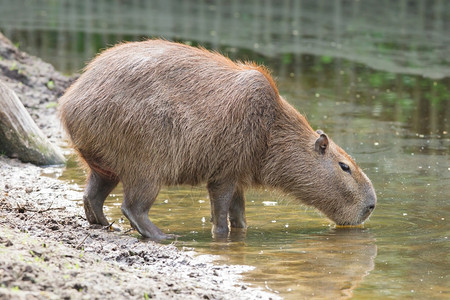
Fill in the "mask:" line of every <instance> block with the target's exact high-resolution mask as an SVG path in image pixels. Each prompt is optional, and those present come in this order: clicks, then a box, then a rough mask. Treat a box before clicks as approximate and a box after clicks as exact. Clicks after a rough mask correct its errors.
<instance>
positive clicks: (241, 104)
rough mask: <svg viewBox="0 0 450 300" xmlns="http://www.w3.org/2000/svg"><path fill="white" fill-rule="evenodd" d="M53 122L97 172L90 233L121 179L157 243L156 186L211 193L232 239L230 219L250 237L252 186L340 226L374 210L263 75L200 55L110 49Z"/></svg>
mask: <svg viewBox="0 0 450 300" xmlns="http://www.w3.org/2000/svg"><path fill="white" fill-rule="evenodd" d="M60 115H61V119H62V121H63V125H64V127H65V129H66V131H67V132H68V134H69V136H70V138H71V140H72V143H73V145H74V147H75V149H76V150H77V151H78V152H79V153H80V155H81V157H82V158H83V159H84V160H85V161H86V162H87V164H88V165H89V166H90V167H91V170H92V173H91V176H90V179H89V182H88V187H87V189H86V193H85V199H84V200H85V208H86V214H87V215H88V220H89V221H90V222H91V223H101V224H104V223H107V221H106V219H105V218H104V215H103V212H102V211H101V205H103V201H104V199H103V200H102V199H101V198H103V194H105V193H106V195H107V193H109V192H110V190H109V189H110V188H111V186H115V184H117V182H118V181H119V180H120V181H122V183H123V186H124V190H125V200H124V203H123V205H122V209H123V211H124V214H125V215H126V216H127V217H128V218H129V219H130V222H131V223H132V225H133V226H134V227H136V228H137V229H138V230H139V231H140V232H141V234H143V235H144V236H147V237H150V238H153V239H160V238H164V237H165V235H164V234H163V233H162V232H161V231H159V229H157V228H156V226H154V225H153V224H152V223H151V222H150V221H147V220H145V217H144V215H146V214H147V213H148V209H149V208H150V206H151V204H152V203H153V201H154V198H155V197H156V195H157V194H158V191H159V188H160V187H161V186H162V185H174V184H191V185H197V184H200V183H202V182H206V183H208V190H209V193H210V198H211V213H212V221H213V225H214V226H215V227H214V228H215V229H214V231H215V232H216V233H227V232H228V224H227V223H226V224H225V219H227V215H229V218H230V221H231V226H232V227H245V214H244V197H243V189H244V188H245V187H248V186H251V185H268V186H272V187H274V188H279V189H282V190H283V191H285V192H287V193H290V194H292V195H293V196H295V197H296V198H298V199H300V200H301V201H303V202H304V203H306V204H310V205H313V206H315V207H317V208H318V209H319V210H321V211H322V212H324V213H325V214H326V215H327V216H329V217H330V218H331V219H333V220H335V221H336V222H337V223H339V224H359V223H361V222H363V221H364V219H365V218H367V216H368V214H369V213H370V212H368V213H365V212H364V209H365V208H366V207H367V206H368V205H375V201H376V197H375V193H374V190H373V187H372V185H371V183H370V180H369V179H368V178H367V177H366V176H365V175H364V173H363V172H362V171H361V170H360V169H359V168H358V166H357V165H356V164H355V162H354V161H353V160H352V159H351V158H350V157H349V156H348V155H347V154H346V153H345V152H344V151H343V150H342V149H341V148H339V147H338V146H337V145H336V144H334V143H333V142H332V141H331V140H329V144H327V147H326V152H325V153H324V154H320V153H318V152H317V151H315V149H314V145H315V142H316V140H317V139H318V138H319V134H317V133H316V132H314V130H313V129H312V128H311V127H310V125H309V124H308V122H307V121H306V119H305V118H304V117H303V116H302V115H300V114H299V113H298V112H297V111H296V110H295V109H294V108H293V107H292V106H290V105H289V104H288V103H287V102H286V101H285V100H284V99H283V98H281V97H280V96H279V94H278V90H277V88H276V85H275V83H274V81H273V79H272V78H271V76H270V74H269V73H268V71H267V70H266V69H265V68H263V67H260V66H257V65H255V64H249V63H234V62H232V61H231V60H230V59H228V58H226V57H224V56H222V55H220V54H218V53H215V52H209V51H207V50H205V49H199V48H194V47H189V46H186V45H182V44H178V43H172V42H168V41H162V40H149V41H144V42H135V43H125V44H121V45H118V46H115V47H113V48H111V49H109V50H106V51H104V52H103V53H101V54H100V55H99V56H98V57H97V58H95V59H94V60H93V61H92V62H91V63H90V64H89V65H88V66H87V67H86V69H85V72H84V74H83V75H81V76H80V78H79V79H78V80H77V81H76V82H75V83H74V84H73V85H72V86H71V87H70V88H69V90H68V91H67V92H66V94H65V95H64V96H63V97H62V98H61V99H60ZM327 141H328V139H327ZM338 162H345V163H346V164H348V165H349V166H350V167H351V172H352V175H350V174H347V173H345V172H343V171H342V170H341V168H340V167H339V164H338ZM99 191H101V192H99ZM105 197H106V196H105ZM91 206H92V207H91ZM136 207H138V208H136ZM100 211H101V212H100ZM226 222H228V221H226ZM144 223H145V224H144Z"/></svg>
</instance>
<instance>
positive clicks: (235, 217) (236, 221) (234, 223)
mask: <svg viewBox="0 0 450 300" xmlns="http://www.w3.org/2000/svg"><path fill="white" fill-rule="evenodd" d="M229 214H230V216H229V217H230V225H231V228H247V222H246V220H245V197H244V190H243V189H242V188H241V187H239V186H236V189H235V190H234V193H233V197H232V198H231V204H230V209H229Z"/></svg>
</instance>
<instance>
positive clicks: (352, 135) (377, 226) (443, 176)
mask: <svg viewBox="0 0 450 300" xmlns="http://www.w3.org/2000/svg"><path fill="white" fill-rule="evenodd" d="M13 2H14V1H11V3H13ZM21 2H26V3H28V4H30V3H31V2H27V1H17V2H14V3H19V4H20V3H21ZM35 2H40V6H39V9H37V10H36V8H33V7H32V6H31V8H25V7H30V6H23V3H22V6H18V7H19V8H20V10H21V16H22V18H16V19H17V20H18V21H16V20H13V19H11V20H10V21H9V23H8V25H6V24H5V23H2V22H1V21H0V30H2V31H3V32H6V33H7V36H9V37H12V38H13V41H14V42H17V43H20V45H21V47H22V48H23V49H26V50H27V51H29V52H31V53H34V54H36V55H40V54H43V53H47V57H46V59H47V60H49V61H50V62H52V63H54V65H56V66H57V67H58V68H59V69H60V70H62V71H64V72H66V73H71V72H73V71H75V70H78V69H80V68H81V66H82V65H83V64H84V62H85V61H86V60H88V59H90V58H91V57H92V56H93V55H94V53H95V51H97V49H98V48H102V47H105V45H107V44H113V43H115V42H116V41H117V40H123V39H130V40H131V39H133V40H136V39H139V38H141V37H143V36H165V37H167V38H170V39H177V40H182V41H187V40H189V41H190V43H192V44H198V43H200V44H202V45H205V46H207V47H210V48H215V49H219V50H220V51H222V52H225V53H227V54H228V55H229V56H230V57H232V58H235V59H252V60H256V61H259V62H263V63H264V64H266V65H267V66H268V67H269V68H271V69H273V70H274V76H275V77H276V78H277V81H278V85H279V89H280V93H281V94H282V95H283V96H284V97H285V98H286V99H287V100H288V101H289V102H290V103H292V104H293V105H294V106H295V107H296V108H297V109H298V110H299V111H300V112H301V113H303V114H304V115H306V116H307V118H308V120H309V122H310V123H311V125H312V126H313V128H320V129H322V130H324V131H325V132H326V133H328V134H329V135H330V136H331V137H332V138H333V140H334V141H335V142H336V143H338V144H339V145H340V146H341V147H342V148H344V149H345V150H346V151H347V152H348V153H350V154H351V155H352V156H353V157H354V158H355V160H356V161H357V162H358V164H359V165H360V166H361V167H362V168H363V169H364V171H365V172H366V174H367V175H368V176H369V177H370V178H371V180H372V182H373V184H374V186H375V189H376V191H377V196H378V204H377V208H376V210H375V212H374V214H373V216H372V217H371V218H370V220H369V221H367V222H366V223H365V224H364V226H362V227H359V228H336V226H334V225H333V224H332V223H331V222H330V221H329V220H328V219H326V218H325V217H324V216H322V215H320V214H319V213H318V212H317V211H316V210H314V209H312V208H308V207H305V206H303V205H301V204H299V203H297V202H295V201H294V199H291V198H289V197H288V196H286V195H283V194H280V193H278V192H276V191H265V190H249V191H247V193H246V200H247V221H248V225H249V228H248V230H247V233H246V235H243V234H242V233H239V232H232V233H231V234H230V237H229V239H228V240H227V241H214V240H213V239H212V237H211V225H210V223H209V214H210V208H209V200H208V195H207V192H206V189H205V188H204V187H186V186H179V187H171V188H165V189H163V190H162V191H161V193H160V195H159V196H158V200H157V202H156V203H155V205H154V206H153V208H152V209H151V211H150V217H151V219H152V220H153V222H154V223H155V224H156V225H158V226H159V227H160V228H161V229H163V230H164V231H166V232H170V233H176V234H179V235H180V236H181V237H180V238H178V240H177V245H178V246H179V247H180V248H181V247H189V248H194V249H195V250H196V251H198V252H200V253H205V254H215V255H220V261H219V262H223V263H230V264H246V265H252V266H255V269H254V270H253V271H251V272H249V273H247V274H245V278H244V279H245V280H246V281H247V282H250V283H252V284H255V285H258V286H261V287H262V288H264V289H267V290H270V291H274V292H276V293H279V294H280V295H281V296H283V297H284V298H286V299H301V298H306V299H314V298H317V299H323V298H328V299H337V298H342V299H346V298H354V299H372V298H377V299H379V298H382V299H386V298H391V299H399V298H415V299H448V298H449V297H450V276H449V273H450V256H449V252H450V242H449V236H450V225H449V221H450V158H449V151H450V77H449V75H448V74H450V63H449V62H448V57H446V56H443V55H442V53H441V54H440V52H439V51H444V52H446V53H447V54H448V51H447V50H448V38H447V37H446V36H445V37H444V35H443V32H444V31H446V30H447V29H448V28H449V24H448V20H449V18H446V16H447V15H443V17H442V16H441V17H442V18H439V14H438V13H437V12H439V11H441V10H442V9H443V10H444V11H447V12H448V11H449V10H448V9H447V10H445V7H447V8H448V4H445V3H446V2H444V3H442V2H439V1H437V2H436V3H434V2H433V4H431V5H429V6H426V7H424V6H423V4H421V3H423V2H422V1H409V2H408V3H409V4H404V7H403V6H402V5H400V7H388V8H390V9H392V10H394V9H400V11H399V13H400V17H399V18H398V19H396V18H395V17H393V16H392V14H391V15H390V17H389V16H385V17H386V18H387V19H386V22H384V23H383V22H381V23H379V22H378V21H379V19H377V18H380V17H383V16H380V12H379V11H378V10H376V9H374V12H373V14H372V15H371V14H370V13H368V12H367V10H366V9H362V8H361V7H359V6H356V4H355V3H357V2H356V1H355V2H352V1H336V2H335V3H340V4H342V6H340V5H334V6H333V7H332V8H330V9H331V13H330V14H331V17H332V18H331V17H330V16H329V15H327V14H328V13H329V10H328V8H329V7H328V4H326V3H328V2H326V1H317V3H319V4H320V5H321V6H320V5H319V4H318V5H319V6H314V5H313V4H312V3H313V2H312V1H293V2H290V1H287V2H286V3H291V4H290V6H287V7H286V6H283V7H281V8H280V7H278V6H276V5H275V4H273V3H272V2H271V1H266V4H265V6H264V7H262V8H261V7H259V8H257V9H256V10H252V11H256V12H255V14H260V15H264V16H265V20H266V21H267V20H268V22H269V24H270V25H271V26H269V25H267V24H266V23H264V24H266V25H261V26H263V29H261V32H259V34H258V38H255V37H254V36H252V38H251V39H250V38H249V35H248V34H251V32H250V33H248V32H247V31H246V30H248V29H247V27H246V26H244V25H245V24H247V23H245V22H248V23H249V24H253V25H252V26H254V27H253V28H259V27H258V26H259V25H260V24H259V23H258V24H256V23H255V22H256V21H252V20H253V19H252V15H251V14H250V13H247V12H249V11H250V8H252V5H253V6H254V5H256V4H255V3H253V2H251V3H252V4H251V5H250V4H248V5H245V6H241V4H240V2H238V1H232V3H233V4H232V5H231V7H228V6H227V7H225V8H224V7H222V6H220V5H219V4H218V2H216V1H208V2H201V3H203V5H204V6H201V5H200V6H198V7H197V6H196V5H194V4H189V5H188V4H183V5H184V6H183V5H181V4H180V5H181V6H180V7H178V6H177V5H178V4H177V1H165V2H164V1H156V2H155V3H157V4H155V6H154V7H147V6H145V5H144V4H143V2H142V1H130V2H128V1H123V2H121V1H118V2H117V3H118V4H117V5H121V6H120V7H116V6H114V5H112V6H111V7H109V6H108V14H116V15H115V16H117V14H119V13H118V12H120V11H123V7H122V6H123V5H129V7H127V8H129V9H130V10H129V11H127V14H125V15H123V16H122V19H116V20H115V21H111V19H102V18H101V14H100V13H98V14H94V13H91V14H86V15H82V14H81V13H80V12H83V11H86V10H87V9H88V8H90V9H92V11H93V12H100V11H102V7H103V6H100V5H105V4H104V1H96V2H94V1H93V2H92V3H91V2H90V1H84V2H80V3H83V4H79V6H77V7H76V10H75V12H72V13H70V14H68V15H67V17H62V16H61V11H66V12H67V11H70V9H71V7H70V5H69V4H68V3H69V2H65V1H62V3H65V5H56V4H55V2H54V1H35ZM400 2H401V3H403V2H404V1H400ZM0 3H2V4H1V5H2V6H3V7H2V8H8V9H7V10H3V11H8V12H9V14H11V12H12V11H15V10H19V8H18V7H17V6H15V4H8V5H9V6H5V5H4V4H3V2H0ZM33 3H34V2H33ZM95 3H97V4H95ZM163 3H169V4H167V5H166V4H163ZM174 3H175V4H174ZM186 3H191V2H189V1H187V2H186ZM369 3H372V2H371V1H369ZM411 3H412V4H411ZM439 3H440V4H439ZM19 4H17V5H19ZM346 4H351V5H346ZM385 4H386V6H391V5H393V4H391V2H385ZM86 5H87V6H88V8H86ZM242 5H243V4H242ZM414 5H416V6H414ZM439 5H441V6H439ZM99 6H100V7H99ZM442 6H445V7H444V8H443V7H442ZM136 7H137V8H136ZM349 7H351V9H352V10H351V11H353V12H354V11H355V10H356V11H357V12H358V11H359V12H361V15H362V16H361V17H360V18H358V14H355V15H352V18H348V15H347V14H348V13H349V12H348V9H349ZM355 7H356V8H355ZM103 8H104V7H103ZM301 8H303V9H301ZM33 9H34V10H33ZM221 9H223V10H224V11H225V12H223V13H221ZM300 9H301V13H299V15H300V16H299V17H298V18H297V17H296V15H295V11H296V10H300ZM402 9H403V10H402ZM186 10H188V11H189V12H191V13H195V14H197V16H198V18H197V19H196V20H195V22H194V23H189V22H187V19H186V13H185V11H186ZM1 11H2V10H0V20H2V19H3V20H5V18H6V17H7V16H6V15H5V16H2V13H1ZM202 11H203V13H204V14H203V15H202ZM280 11H281V13H285V14H287V15H289V16H290V18H291V19H289V20H291V21H290V22H289V25H286V26H284V25H283V23H282V22H275V21H274V20H276V17H277V16H279V15H280ZM133 12H135V14H137V16H139V18H140V19H139V20H141V21H142V20H143V16H145V13H148V14H150V13H152V14H157V13H158V12H159V13H160V14H161V15H162V16H164V17H166V18H164V20H165V21H164V22H166V21H167V20H166V19H167V18H169V19H170V18H172V23H170V22H169V21H167V22H169V23H170V24H175V25H173V26H172V27H170V26H169V27H167V26H168V25H167V26H166V27H164V26H165V24H166V23H164V22H163V20H161V22H159V23H157V24H156V23H151V24H150V21H149V22H148V23H146V26H147V27H145V26H143V25H142V24H141V23H140V22H138V21H135V22H134V23H133V22H131V21H130V22H128V23H127V22H125V23H124V20H134V19H133V18H131V17H130V15H133V14H132V13H133ZM208 12H214V14H215V16H216V18H212V17H211V16H210V15H209V14H208ZM237 12H239V13H237ZM362 12H364V13H362ZM290 13H291V14H293V15H290ZM433 13H436V15H435V17H436V16H437V17H436V18H435V22H434V23H432V24H428V22H427V21H426V20H428V19H427V17H428V16H429V15H430V14H433ZM54 14H55V15H56V16H58V17H53V18H51V17H49V15H50V16H53V15H54ZM105 14H106V13H105ZM108 14H106V15H108ZM42 15H44V16H45V18H44V17H42ZM92 15H95V18H94V17H92ZM119 15H120V14H119ZM180 15H182V16H183V17H182V20H183V22H187V23H186V24H188V25H189V26H188V25H186V28H184V27H180V26H178V27H177V25H176V24H178V23H177V21H176V20H178V19H177V17H179V16H180ZM202 16H204V18H203V19H202ZM219 16H220V18H219ZM308 16H315V17H317V18H312V17H311V18H308ZM417 16H418V18H416V19H418V20H422V21H423V24H422V25H420V24H419V25H420V26H422V27H421V28H422V31H420V30H419V29H420V28H419V29H417V30H416V29H415V30H414V31H408V30H409V27H408V26H416V24H409V23H401V24H396V23H395V22H396V21H398V20H400V21H401V20H402V18H403V20H409V19H411V18H410V17H417ZM88 17H89V18H92V19H89V20H90V21H89V22H90V23H89V24H90V26H91V27H89V26H87V25H86V26H84V27H83V26H82V25H83V24H85V23H83V22H84V21H86V18H88ZM420 17H421V18H420ZM160 18H162V17H160ZM180 18H181V17H180ZM217 18H218V19H220V20H219V21H217ZM330 18H331V20H332V24H331V25H333V24H334V25H335V26H334V27H333V26H332V27H329V26H328V25H330V24H328V23H327V20H328V19H330ZM36 20H38V21H36ZM45 20H52V22H53V23H54V24H53V25H52V24H50V23H51V22H50V21H48V22H50V23H49V24H47V23H45V22H47V21H45ZM66 20H67V22H72V23H70V24H72V25H73V28H75V29H74V30H73V31H71V29H70V28H72V27H70V26H68V25H67V26H66V27H64V26H62V25H61V24H62V23H64V22H63V21H66ZM92 20H94V21H92ZM230 20H231V21H230ZM233 20H234V22H236V23H237V24H234V23H233ZM295 20H300V23H298V24H295V23H293V22H294V21H295ZM346 20H350V21H346ZM424 20H425V21H424ZM400 21H398V22H400ZM14 22H16V23H14ZM20 22H21V23H20ZM33 22H35V23H33ZM109 22H113V24H112V25H110V26H107V25H108V24H109ZM202 22H203V23H202ZM216 22H219V24H218V25H217V24H216ZM240 22H244V23H242V24H240ZM371 22H372V23H371ZM439 22H441V23H439ZM419 23H420V22H419ZM21 24H22V25H21ZM23 24H26V26H29V27H30V28H31V29H30V28H28V27H26V26H25V25H23ZM70 24H69V25H70ZM102 24H103V25H102ZM105 24H106V25H105ZM152 24H153V25H152ZM155 24H156V25H155ZM199 24H200V25H201V24H203V25H204V26H206V27H207V28H212V29H211V30H207V31H206V32H205V33H204V35H198V36H196V35H194V34H193V33H197V32H198V30H196V28H200V27H201V26H200V25H199ZM221 24H222V25H221ZM224 24H227V26H234V27H232V28H234V29H233V30H237V31H238V33H236V34H235V35H233V36H231V37H230V36H226V35H225V33H224V32H223V30H222V28H223V27H224V26H223V25H224ZM243 24H244V25H243ZM113 25H114V26H113ZM241 25H242V26H241ZM300 25H302V26H300ZM314 25H320V26H322V27H321V28H322V29H321V30H318V29H315V27H314ZM331 25H330V26H331ZM396 25H398V26H396ZM419 25H417V26H419ZM52 26H53V27H52ZM61 26H62V27H61ZM96 26H97V27H96ZM152 26H153V27H152ZM158 26H159V27H158ZM208 26H209V27H208ZM215 26H216V27H217V28H219V29H215V28H216V27H215ZM264 26H265V27H264ZM277 26H278V27H277ZM295 26H297V27H295ZM336 26H337V27H336ZM285 27H286V28H285ZM387 27H389V28H388V29H389V30H387ZM108 28H110V30H109V31H108V30H106V29H108ZM168 28H169V29H170V30H169V29H168ZM201 28H203V27H201ZM241 28H242V31H243V32H240V31H239V30H240V29H241ZM273 28H277V29H279V31H277V34H274V33H273V32H272V33H270V34H268V35H265V34H264V32H266V31H269V32H271V30H272V31H273ZM293 28H294V29H293ZM330 28H332V29H330ZM336 28H338V29H339V30H337V29H336ZM402 28H403V29H402ZM405 28H406V29H405ZM397 29H398V30H399V31H398V32H396V30H397ZM221 30H222V31H221ZM258 30H259V29H258ZM264 30H265V31H264ZM283 30H287V31H289V32H290V33H291V35H292V37H293V39H292V40H290V39H288V38H283V37H284V35H283V34H282V33H283V32H284V31H283ZM295 30H297V31H295ZM402 30H403V31H402ZM405 30H406V31H405ZM212 31H214V32H212ZM246 32H247V35H245V34H246ZM330 32H331V33H332V34H331V33H330ZM349 32H350V33H351V34H349ZM364 32H367V36H365V35H364V34H363V33H364ZM384 32H387V33H386V34H384ZM447 32H448V31H447ZM420 33H422V35H421V34H420ZM222 35H223V36H226V37H224V38H223V39H222V38H219V37H221V36H222ZM411 36H414V37H415V40H414V42H408V41H409V39H408V37H411ZM429 36H431V40H427V38H428V37H429ZM361 37H365V38H363V41H362V42H360V44H361V45H362V44H364V45H365V46H364V47H362V46H361V47H359V48H358V47H357V51H356V52H351V51H355V50H354V49H353V48H352V49H353V50H351V49H350V50H349V49H348V48H347V49H346V47H345V46H346V45H352V46H354V44H355V43H356V42H355V39H360V38H361ZM398 37H400V38H401V39H397V38H398ZM329 39H330V40H333V41H335V40H337V41H339V43H338V44H336V43H335V45H334V46H333V45H331V46H330V43H328V41H329ZM248 40H250V42H251V43H250V46H248V45H247V44H246V42H247V41H248ZM255 40H257V42H255ZM399 41H401V43H400V44H399ZM61 43H63V44H61ZM255 43H256V44H257V47H256V45H255ZM297 43H300V44H301V43H303V44H308V43H309V44H310V45H312V46H311V47H310V48H308V49H309V50H308V49H304V48H298V47H297V48H296V45H298V44H297ZM337 45H342V47H338V46H337ZM426 45H432V46H433V49H430V48H427V47H425V46H426ZM311 49H312V50H311ZM43 51H44V52H43ZM45 51H47V52H45ZM49 53H50V54H49ZM41 56H44V57H45V56H46V55H41ZM352 57H354V58H355V59H352ZM374 57H375V58H377V60H376V61H374ZM405 57H406V58H405ZM406 62H414V63H411V64H410V65H408V64H407V63H406ZM60 178H61V179H63V180H74V181H75V182H78V183H80V184H83V182H84V180H85V174H84V172H83V170H81V169H80V168H79V167H78V166H76V164H74V163H73V161H71V163H70V164H69V165H68V167H67V169H66V171H65V172H64V173H63V175H62V176H61V177H60ZM121 199H122V190H121V187H120V186H119V187H118V188H117V189H116V190H115V191H113V193H112V194H111V195H110V197H109V198H108V200H107V203H106V206H107V212H106V213H107V215H108V217H109V218H110V219H111V220H114V221H116V224H120V225H121V226H122V227H123V228H124V229H126V228H128V226H129V225H128V223H127V221H126V220H123V216H122V214H121V212H120V204H121Z"/></svg>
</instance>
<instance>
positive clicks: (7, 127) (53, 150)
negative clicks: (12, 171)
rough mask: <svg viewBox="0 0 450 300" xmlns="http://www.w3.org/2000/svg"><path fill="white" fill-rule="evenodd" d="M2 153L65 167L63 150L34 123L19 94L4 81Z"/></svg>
mask: <svg viewBox="0 0 450 300" xmlns="http://www.w3.org/2000/svg"><path fill="white" fill-rule="evenodd" d="M0 154H3V155H6V156H9V157H13V158H18V159H20V160H21V161H23V162H30V163H33V164H36V165H58V164H63V163H64V161H65V159H64V156H63V155H62V154H61V151H60V150H59V149H58V148H57V147H56V146H54V145H53V144H51V143H50V141H49V140H48V139H47V137H46V136H45V135H44V134H43V133H42V131H41V130H40V129H39V127H38V126H37V125H36V123H34V121H33V119H32V118H31V116H30V115H29V114H28V111H27V110H26V109H25V107H24V106H23V104H22V102H20V100H19V98H18V97H17V95H16V93H15V92H14V91H13V90H11V89H10V88H9V87H7V86H6V85H5V84H4V83H3V82H1V81H0Z"/></svg>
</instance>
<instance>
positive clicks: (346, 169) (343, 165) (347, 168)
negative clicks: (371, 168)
mask: <svg viewBox="0 0 450 300" xmlns="http://www.w3.org/2000/svg"><path fill="white" fill-rule="evenodd" d="M339 166H341V169H342V171H344V172H347V173H348V174H351V173H352V172H351V171H350V167H349V166H348V165H347V164H344V163H343V162H339Z"/></svg>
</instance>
